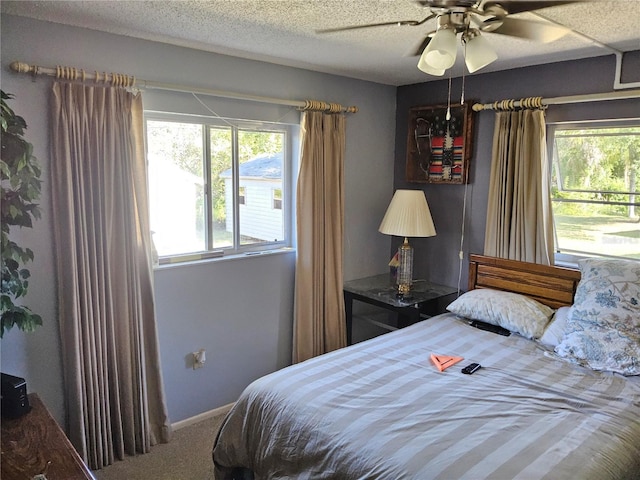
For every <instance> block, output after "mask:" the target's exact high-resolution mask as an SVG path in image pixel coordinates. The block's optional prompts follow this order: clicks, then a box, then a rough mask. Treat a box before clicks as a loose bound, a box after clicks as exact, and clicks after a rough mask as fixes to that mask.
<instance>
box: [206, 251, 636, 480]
mask: <svg viewBox="0 0 640 480" xmlns="http://www.w3.org/2000/svg"><path fill="white" fill-rule="evenodd" d="M624 265H625V268H626V269H623V270H624V272H622V273H621V272H620V268H618V267H619V266H617V265H613V266H611V264H609V263H606V264H605V266H604V267H603V266H602V265H600V264H598V265H596V266H595V267H594V264H593V263H591V264H584V265H582V264H581V266H580V270H573V269H568V268H561V267H549V266H541V265H534V264H530V263H526V262H516V261H512V260H503V259H496V258H491V257H485V256H480V255H472V256H470V267H469V291H468V292H467V293H465V294H464V295H462V296H461V297H459V298H458V299H457V300H456V301H455V302H453V303H452V305H451V309H452V310H455V312H456V313H452V312H449V313H445V314H443V315H439V316H436V317H432V318H429V319H426V320H424V321H422V322H419V323H417V324H414V325H412V326H410V327H407V328H404V329H401V330H397V331H395V332H392V333H389V334H385V335H382V336H379V337H376V338H373V339H371V340H368V341H365V342H361V343H358V344H355V345H352V346H350V347H347V348H344V349H341V350H338V351H335V352H331V353H328V354H325V355H322V356H320V357H317V358H314V359H311V360H308V361H306V362H302V363H300V364H297V365H292V366H290V367H287V368H285V369H283V370H280V371H278V372H275V373H273V374H270V375H267V376H265V377H263V378H260V379H258V380H257V381H255V382H253V383H252V384H251V385H250V386H248V387H247V388H246V390H245V391H244V392H243V393H242V395H241V396H240V398H239V399H238V401H237V402H236V403H235V405H234V406H233V408H232V409H231V411H230V412H229V414H228V415H227V417H226V419H225V421H224V423H223V425H222V427H221V428H220V430H219V432H218V435H217V438H216V440H215V444H214V447H213V452H212V453H213V461H214V470H215V478H216V479H218V480H223V479H225V480H226V479H249V478H253V479H256V480H257V479H285V478H286V479H393V480H396V479H420V480H423V479H474V480H475V479H482V478H491V479H513V478H520V479H544V478H549V479H598V480H604V479H614V478H615V479H623V478H640V377H639V376H638V375H637V373H640V372H638V371H636V370H633V368H635V366H637V365H636V364H637V360H638V359H637V358H634V357H633V356H634V355H636V354H637V353H638V351H637V349H636V350H634V348H636V347H637V345H635V346H634V345H633V342H635V341H636V340H637V338H636V337H634V335H635V333H637V327H638V323H640V318H639V317H638V310H633V309H634V305H637V301H636V300H637V297H638V293H640V287H638V289H637V290H633V288H634V282H633V281H629V279H628V278H627V277H629V275H631V276H632V277H633V276H634V275H635V277H634V278H636V280H637V282H636V283H637V285H640V264H638V263H633V262H631V263H625V264H624ZM634 269H635V270H634ZM594 272H595V273H594ZM630 272H631V273H630ZM594 275H595V276H596V277H597V278H596V281H593V278H591V277H593V276H594ZM598 275H599V277H598ZM616 275H623V276H626V277H625V278H626V280H625V282H618V281H615V282H614V281H613V280H611V279H617V278H618V277H616ZM587 277H588V278H587ZM603 279H605V280H606V282H609V283H608V284H607V285H605V284H603ZM606 282H605V283H606ZM587 283H589V285H586V284H587ZM592 284H595V285H596V286H597V288H598V289H599V290H598V291H597V292H596V293H595V297H597V298H599V300H598V301H601V300H602V295H601V294H602V293H603V292H604V294H605V297H606V298H605V299H606V300H607V302H605V303H607V305H609V304H610V303H611V301H610V295H609V294H610V291H608V290H607V288H608V289H609V290H611V288H614V291H615V292H617V295H618V297H617V298H618V299H619V300H620V299H621V298H622V299H623V297H625V295H627V294H628V295H630V300H629V303H628V304H625V305H622V303H621V301H619V302H618V304H617V306H618V307H620V306H621V305H622V306H623V307H624V308H625V309H626V310H624V311H625V312H627V313H629V311H630V312H631V314H630V315H628V316H627V317H625V318H626V319H627V322H628V324H629V325H630V326H628V328H627V327H624V328H623V327H620V326H619V325H620V323H621V321H620V317H619V316H615V319H616V321H615V322H614V323H615V324H616V325H617V326H616V327H615V328H616V329H617V330H616V332H617V333H616V335H617V336H625V335H626V336H627V337H630V338H632V341H631V345H628V344H625V345H622V346H621V345H620V344H618V343H616V345H615V348H616V349H617V350H616V352H617V353H616V355H605V357H606V356H614V357H616V358H618V357H619V356H620V355H618V354H619V353H620V352H621V351H622V350H620V349H621V348H622V347H624V348H627V349H631V350H624V349H623V350H624V353H625V354H626V355H627V356H626V357H624V358H623V360H622V361H621V362H622V363H620V365H623V367H624V368H622V367H621V368H622V370H620V371H619V372H615V371H613V370H615V368H601V367H602V366H601V365H599V364H598V365H596V366H594V365H592V364H591V363H590V362H596V360H598V359H596V360H593V359H591V358H588V355H587V357H586V358H584V355H583V353H584V352H582V351H581V350H580V348H578V347H576V345H578V346H579V345H582V344H580V342H577V341H576V339H575V338H573V341H574V343H573V344H571V343H570V344H567V345H565V343H566V342H567V341H568V340H567V339H568V337H571V335H573V334H574V333H576V332H577V333H578V334H581V335H582V336H580V335H578V337H577V338H579V339H580V341H582V342H583V344H587V345H591V347H593V345H594V344H593V341H594V340H593V338H591V337H588V338H587V340H585V335H586V334H587V333H588V332H590V330H589V329H590V328H591V327H590V326H584V325H582V324H580V323H579V320H581V317H580V314H579V312H586V313H585V315H591V316H590V317H589V318H588V320H589V321H590V322H591V323H594V318H593V312H594V308H593V306H592V305H591V304H589V301H590V300H591V299H592V297H593V296H594V295H591V293H590V292H591V290H593V288H592V287H593V285H592ZM630 285H631V286H630ZM616 288H617V289H618V290H615V289H616ZM473 295H476V296H477V298H471V296H473ZM482 295H485V296H486V298H484V299H483V298H481V297H482ZM496 296H497V297H496ZM614 296H615V295H614ZM467 297H469V298H468V299H467ZM511 297H513V298H517V300H518V301H520V300H524V301H525V306H526V307H527V308H529V307H530V306H531V305H534V308H536V309H538V310H540V312H542V314H543V315H544V316H548V317H549V318H548V319H547V320H546V322H545V321H542V323H545V325H544V326H543V327H539V325H538V326H536V327H531V324H532V323H535V322H528V323H527V322H523V321H522V318H521V317H526V316H527V315H529V314H528V313H526V312H525V313H522V312H523V311H524V310H522V309H520V307H518V308H512V307H513V304H512V303H511V302H512V298H511ZM578 299H579V302H577V300H578ZM483 302H484V303H483ZM634 302H635V303H634ZM454 304H459V305H454ZM530 304H531V305H530ZM469 305H471V307H469ZM483 305H484V306H483ZM504 305H507V310H509V309H510V308H511V310H510V311H508V312H507V313H506V314H505V311H504V309H503V307H504ZM582 307H584V309H583V308H582ZM610 307H611V305H609V306H608V307H607V308H610ZM464 308H470V309H471V312H472V314H469V313H468V312H467V315H469V316H479V317H482V315H484V314H485V313H486V312H484V313H483V312H482V309H483V308H485V310H489V316H490V317H491V318H488V319H487V318H484V319H483V318H479V320H483V321H484V320H486V322H485V323H489V324H493V325H498V326H502V327H505V326H506V327H509V328H508V330H510V331H511V332H513V333H511V334H510V335H508V336H505V335H499V334H496V333H493V332H491V331H486V330H481V329H478V328H474V327H472V326H471V325H470V323H471V321H472V320H474V319H473V318H469V316H465V315H463V314H461V313H460V311H461V310H460V309H462V310H463V311H464ZM522 308H524V307H522ZM611 308H612V307H611ZM629 308H630V309H631V310H629ZM496 311H497V313H496ZM549 312H550V313H549ZM463 313H464V312H463ZM538 313H539V312H538ZM560 313H562V319H561V318H560ZM605 313H606V315H604V314H603V316H604V317H606V319H609V320H611V318H613V316H612V315H610V312H605ZM501 315H502V316H505V315H506V319H505V318H502V317H501ZM556 317H557V318H556ZM476 319H478V318H476ZM582 319H583V318H582ZM509 322H512V323H511V324H510V323H509ZM603 328H604V327H603V326H602V325H598V326H597V328H596V329H595V330H594V333H593V335H594V336H597V335H599V334H601V333H602V332H601V331H602V330H603ZM625 328H626V329H627V330H629V331H631V333H629V331H627V330H625ZM554 330H555V331H554ZM620 332H622V333H620ZM617 336H616V340H615V341H616V342H617V341H618V340H617ZM594 338H595V337H594ZM638 338H640V337H638ZM590 342H591V343H590ZM638 348H640V347H638ZM563 349H564V350H563ZM567 349H569V350H571V349H572V350H571V352H572V353H571V355H567V354H566V350H567ZM587 350H588V349H587ZM592 350H593V348H592ZM596 350H597V348H596ZM630 352H631V353H630ZM600 353H602V352H600ZM432 354H436V355H448V356H459V357H463V360H462V361H461V362H459V363H456V364H455V365H453V366H450V367H448V368H446V369H444V370H443V371H439V370H438V368H436V366H435V364H434V363H433V360H432V359H431V355H432ZM580 355H583V356H582V357H580ZM622 356H624V355H622ZM627 357H628V358H627ZM621 358H622V357H621ZM618 360H619V359H618ZM600 361H602V359H600ZM605 361H609V360H607V359H605ZM472 362H476V363H479V364H481V365H482V368H480V369H479V370H478V371H476V372H475V373H474V374H473V375H465V374H463V373H462V372H461V368H462V367H463V366H465V365H467V364H469V363H472ZM625 362H626V363H625ZM629 365H631V366H629ZM634 365H635V366H634ZM639 368H640V367H639ZM629 369H631V370H629Z"/></svg>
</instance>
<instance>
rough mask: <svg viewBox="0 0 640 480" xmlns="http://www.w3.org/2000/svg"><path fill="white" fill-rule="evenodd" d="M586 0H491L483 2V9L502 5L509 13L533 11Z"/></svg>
mask: <svg viewBox="0 0 640 480" xmlns="http://www.w3.org/2000/svg"><path fill="white" fill-rule="evenodd" d="M584 1H585V0H539V1H538V0H489V1H487V2H484V3H483V4H482V7H481V8H482V10H483V11H487V10H491V9H492V8H494V7H502V8H503V9H504V10H506V11H507V12H508V13H509V14H513V13H522V12H531V11H533V10H540V9H541V8H547V7H556V6H558V5H566V4H568V3H582V2H584Z"/></svg>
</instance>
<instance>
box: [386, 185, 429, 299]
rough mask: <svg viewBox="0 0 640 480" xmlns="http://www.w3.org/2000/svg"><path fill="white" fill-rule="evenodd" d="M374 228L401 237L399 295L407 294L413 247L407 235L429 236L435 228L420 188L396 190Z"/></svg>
mask: <svg viewBox="0 0 640 480" xmlns="http://www.w3.org/2000/svg"><path fill="white" fill-rule="evenodd" d="M378 231H380V232H381V233H384V234H387V235H396V236H398V237H404V243H403V244H402V245H400V247H399V248H398V262H399V265H398V276H397V283H398V293H397V294H396V295H397V296H398V297H399V298H408V295H409V292H410V291H411V284H412V282H413V247H411V246H410V245H409V240H408V237H433V236H434V235H435V234H436V229H435V227H434V226H433V219H432V218H431V212H430V211H429V205H427V199H426V197H425V196H424V192H423V191H422V190H396V192H395V193H394V194H393V198H392V199H391V203H390V204H389V208H387V212H386V213H385V214H384V218H383V219H382V223H380V228H378Z"/></svg>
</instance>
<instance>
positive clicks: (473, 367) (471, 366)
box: [462, 363, 481, 375]
mask: <svg viewBox="0 0 640 480" xmlns="http://www.w3.org/2000/svg"><path fill="white" fill-rule="evenodd" d="M480 368H481V366H480V364H479V363H471V364H469V365H467V366H466V367H464V368H463V369H462V373H466V374H467V375H471V374H472V373H473V372H476V371H478V370H480Z"/></svg>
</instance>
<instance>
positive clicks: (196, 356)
mask: <svg viewBox="0 0 640 480" xmlns="http://www.w3.org/2000/svg"><path fill="white" fill-rule="evenodd" d="M206 361H207V357H206V353H205V350H204V348H201V349H200V350H198V351H197V352H193V369H194V370H195V369H196V368H202V367H204V363H205V362H206Z"/></svg>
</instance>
